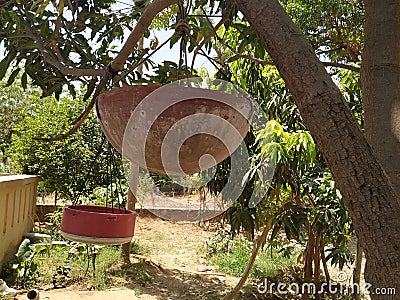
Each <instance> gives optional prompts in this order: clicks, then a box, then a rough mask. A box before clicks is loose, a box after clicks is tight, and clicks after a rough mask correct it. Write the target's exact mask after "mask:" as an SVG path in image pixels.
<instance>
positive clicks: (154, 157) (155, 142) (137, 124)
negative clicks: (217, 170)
mask: <svg viewBox="0 0 400 300" xmlns="http://www.w3.org/2000/svg"><path fill="white" fill-rule="evenodd" d="M97 110H98V116H99V120H100V124H101V127H102V130H103V132H104V133H105V135H106V137H107V139H108V140H109V141H110V143H111V144H112V145H113V146H114V148H115V149H117V151H118V152H120V153H123V152H124V153H123V155H124V156H126V157H127V158H128V159H129V160H130V161H132V162H134V163H135V164H137V165H139V166H141V167H143V168H145V169H148V170H149V171H152V172H155V173H160V174H166V173H168V175H183V173H184V174H193V173H197V172H200V171H203V170H206V169H208V168H211V167H213V166H215V165H216V164H218V163H219V162H221V161H223V160H224V159H225V158H227V157H228V156H230V155H231V154H232V152H233V151H234V150H235V149H236V148H237V147H238V146H239V145H240V144H241V142H242V141H243V139H244V137H245V136H246V133H247V131H248V129H249V123H250V121H251V115H252V105H251V102H250V101H249V100H248V99H246V98H244V97H242V96H240V95H239V96H236V95H234V94H229V93H224V92H221V91H218V90H211V89H203V88H194V87H187V86H181V85H166V86H162V87H160V86H157V85H138V86H124V87H117V88H113V89H111V90H110V91H107V92H105V93H103V94H101V95H100V96H99V97H98V98H97ZM179 137H186V138H185V140H184V141H180V140H178V139H179ZM174 138H175V139H176V141H174ZM168 139H170V141H171V140H172V142H168ZM211 157H212V158H211ZM204 158H206V159H204ZM210 158H211V159H210ZM175 162H179V164H178V165H177V164H175Z"/></svg>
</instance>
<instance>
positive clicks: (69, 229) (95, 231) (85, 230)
mask: <svg viewBox="0 0 400 300" xmlns="http://www.w3.org/2000/svg"><path fill="white" fill-rule="evenodd" d="M135 220H136V212H135V211H131V210H127V209H124V208H115V207H114V208H110V207H103V206H91V205H76V206H73V205H72V206H66V207H65V208H64V212H63V217H62V222H61V235H62V236H63V237H64V238H66V239H68V240H71V241H75V242H80V243H85V244H94V245H121V244H125V243H128V242H130V241H131V239H132V237H133V234H134V228H135Z"/></svg>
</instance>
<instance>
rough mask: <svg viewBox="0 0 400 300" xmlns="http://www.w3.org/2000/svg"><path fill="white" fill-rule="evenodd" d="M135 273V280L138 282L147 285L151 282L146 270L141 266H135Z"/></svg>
mask: <svg viewBox="0 0 400 300" xmlns="http://www.w3.org/2000/svg"><path fill="white" fill-rule="evenodd" d="M135 273H136V277H135V278H136V279H138V280H141V281H143V282H149V283H151V282H152V281H153V279H152V278H151V276H150V275H149V273H147V271H146V268H145V267H144V266H143V265H142V264H137V265H136V266H135Z"/></svg>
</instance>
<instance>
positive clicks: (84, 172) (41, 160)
mask: <svg viewBox="0 0 400 300" xmlns="http://www.w3.org/2000/svg"><path fill="white" fill-rule="evenodd" d="M82 106H83V102H81V103H77V102H76V100H74V99H72V98H70V97H61V98H60V100H56V99H55V98H54V97H47V98H40V97H39V96H38V95H31V96H30V105H26V106H24V107H23V108H22V109H21V110H20V112H19V113H20V120H19V121H18V122H17V123H16V124H15V126H14V128H13V134H12V137H11V144H10V145H9V147H8V149H7V152H6V155H7V156H8V157H9V159H10V169H11V171H14V172H18V173H25V174H38V175H41V176H42V179H43V180H42V181H41V182H39V192H40V193H41V194H42V195H44V196H45V195H48V194H51V193H54V192H57V193H58V195H59V196H60V197H62V198H65V199H73V198H74V197H75V196H76V195H77V194H78V193H79V194H80V193H81V194H83V195H88V194H91V191H92V189H94V188H95V187H96V186H101V185H104V184H105V182H106V172H107V169H106V163H105V162H106V160H105V159H104V157H105V149H102V152H101V155H100V157H99V158H98V159H97V160H96V161H94V158H95V157H96V154H97V152H98V149H99V148H100V146H101V145H102V141H103V135H102V133H101V131H100V129H99V127H98V125H97V120H96V116H95V115H94V114H92V115H91V116H90V117H89V119H88V120H87V121H86V122H85V124H84V125H83V126H82V128H81V130H80V131H79V132H78V133H77V134H75V135H73V136H72V137H70V138H68V139H66V140H62V141H57V142H54V143H47V142H43V141H40V140H36V139H35V138H37V137H48V136H51V135H54V134H56V133H58V132H60V131H62V130H65V129H66V128H68V126H69V125H70V124H69V121H70V119H71V117H72V116H74V115H75V114H76V113H77V112H79V111H80V109H82ZM105 146H106V144H104V146H103V148H105Z"/></svg>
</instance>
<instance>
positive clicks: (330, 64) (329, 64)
mask: <svg viewBox="0 0 400 300" xmlns="http://www.w3.org/2000/svg"><path fill="white" fill-rule="evenodd" d="M239 58H244V59H248V60H252V61H255V62H258V63H260V64H262V65H270V66H275V63H274V62H273V61H268V60H263V59H259V58H256V57H254V56H251V55H245V54H239V53H235V56H233V57H231V59H239ZM321 63H322V64H323V65H324V66H325V67H334V68H341V69H347V70H350V71H353V72H357V73H360V68H359V67H356V66H352V65H347V64H342V63H335V62H331V61H321Z"/></svg>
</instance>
